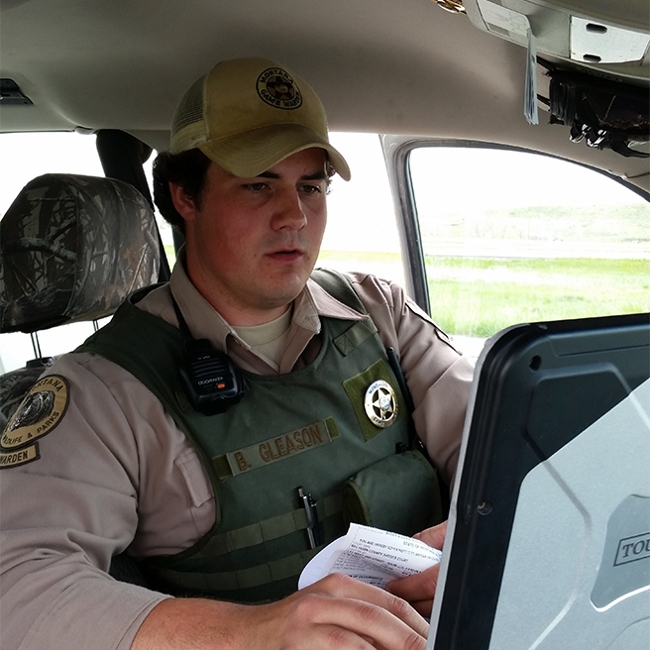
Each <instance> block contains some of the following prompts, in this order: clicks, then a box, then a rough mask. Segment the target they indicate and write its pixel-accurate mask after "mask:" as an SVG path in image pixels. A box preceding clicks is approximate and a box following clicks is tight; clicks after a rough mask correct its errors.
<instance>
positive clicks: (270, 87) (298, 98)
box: [257, 68, 302, 110]
mask: <svg viewBox="0 0 650 650" xmlns="http://www.w3.org/2000/svg"><path fill="white" fill-rule="evenodd" d="M257 94H258V95H259V96H260V98H261V99H262V101H264V102H266V103H267V104H268V105H269V106H273V107H274V108H281V109H284V110H293V109H295V108H300V106H301V105H302V95H301V94H300V90H298V86H296V83H295V81H294V80H293V79H292V78H291V75H290V74H289V73H288V72H287V71H286V70H283V69H282V68H267V69H266V70H264V72H262V74H261V75H260V76H259V77H258V78H257Z"/></svg>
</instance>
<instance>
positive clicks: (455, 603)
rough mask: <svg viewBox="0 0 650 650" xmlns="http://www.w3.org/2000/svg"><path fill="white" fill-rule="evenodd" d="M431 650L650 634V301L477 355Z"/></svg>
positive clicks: (593, 642) (523, 331) (628, 644)
mask: <svg viewBox="0 0 650 650" xmlns="http://www.w3.org/2000/svg"><path fill="white" fill-rule="evenodd" d="M457 476H458V478H457V481H456V485H455V488H454V493H453V495H452V503H451V510H450V516H449V525H448V531H447V538H446V540H445V547H444V549H443V560H442V565H441V572H440V580H439V584H438V590H437V593H436V598H435V602H434V606H433V612H432V617H431V633H430V635H429V639H428V644H427V649H428V650H456V649H457V650H467V649H471V650H482V649H490V650H495V649H496V650H514V649H519V648H530V649H533V648H535V649H548V650H551V649H552V650H558V649H562V650H570V649H572V648H576V649H577V648H580V649H587V648H588V649H589V650H597V649H599V648H603V649H605V648H607V649H608V650H636V649H637V648H638V649H643V650H647V648H648V647H650V644H649V642H650V315H649V314H636V315H629V316H616V317H605V318H596V319H585V320H574V321H558V322H547V323H537V324H527V325H518V326H515V327H512V328H509V329H507V330H504V331H502V332H500V333H499V334H497V335H495V336H494V337H493V338H492V339H490V340H489V341H488V343H487V344H486V346H485V348H484V350H483V352H482V354H481V356H480V358H479V361H478V365H477V369H476V374H475V381H474V386H473V391H472V397H471V400H470V408H469V411H468V414H467V419H466V423H465V431H464V435H463V444H462V449H461V457H460V465H459V470H458V475H457Z"/></svg>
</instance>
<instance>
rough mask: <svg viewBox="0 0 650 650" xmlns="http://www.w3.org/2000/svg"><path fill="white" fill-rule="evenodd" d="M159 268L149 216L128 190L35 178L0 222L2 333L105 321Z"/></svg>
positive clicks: (119, 185)
mask: <svg viewBox="0 0 650 650" xmlns="http://www.w3.org/2000/svg"><path fill="white" fill-rule="evenodd" d="M158 265H159V247H158V236H157V229H156V224H155V218H154V215H153V212H152V210H151V208H150V206H149V204H148V203H147V201H146V199H145V198H144V197H143V196H142V195H141V194H140V192H138V191H137V190H136V189H135V188H133V187H132V186H131V185H129V184H127V183H124V182H122V181H117V180H114V179H110V178H97V177H92V176H76V175H70V174H45V175H44V176H39V177H38V178H35V179H34V180H33V181H31V182H29V183H28V184H27V185H26V186H25V187H24V188H23V189H22V190H21V192H20V194H19V195H18V197H17V198H16V200H15V201H14V202H13V203H12V204H11V207H10V208H9V209H8V210H7V212H6V214H5V215H4V217H3V218H2V221H0V332H15V331H22V332H35V331H38V330H42V329H47V328H49V327H55V326H57V325H62V324H65V323H73V322H77V321H87V320H95V319H98V318H102V317H104V316H109V315H110V314H112V313H113V312H114V311H115V310H116V309H117V307H119V305H120V304H121V303H122V302H123V301H124V299H125V298H126V296H127V295H128V294H129V293H131V292H132V291H134V290H136V289H139V288H140V287H143V286H146V285H149V284H152V283H154V282H156V281H157V278H158V268H159V266H158Z"/></svg>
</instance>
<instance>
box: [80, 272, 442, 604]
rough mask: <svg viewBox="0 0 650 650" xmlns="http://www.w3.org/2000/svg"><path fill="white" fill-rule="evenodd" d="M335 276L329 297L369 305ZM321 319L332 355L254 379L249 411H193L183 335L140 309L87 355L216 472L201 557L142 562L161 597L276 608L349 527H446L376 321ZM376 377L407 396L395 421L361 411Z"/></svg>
mask: <svg viewBox="0 0 650 650" xmlns="http://www.w3.org/2000/svg"><path fill="white" fill-rule="evenodd" d="M329 278H330V279H329V281H328V283H329V284H328V290H329V292H330V293H332V294H334V295H336V293H335V291H333V290H331V286H334V288H335V290H336V287H337V286H338V294H339V296H340V297H339V296H337V297H339V299H342V298H343V299H344V301H346V302H347V303H348V304H350V302H352V301H355V302H354V304H352V305H351V306H353V307H355V308H358V309H359V308H360V310H361V309H363V306H362V305H361V303H360V300H359V299H358V297H357V296H356V293H354V291H353V290H352V288H351V286H350V285H349V283H348V282H347V280H345V279H343V278H342V277H340V276H338V275H332V276H329ZM332 278H334V280H332ZM337 278H338V279H337ZM332 281H333V282H334V285H331V283H332ZM330 285H331V286H330ZM343 285H345V286H343ZM350 292H352V294H354V297H353V296H352V295H351V293H350ZM140 295H141V294H140ZM138 297H140V296H138ZM138 297H136V299H137V298H138ZM363 311H364V312H365V310H363ZM321 322H322V332H321V339H322V347H321V350H320V352H319V354H318V356H317V357H316V359H314V361H313V362H312V363H310V364H309V365H308V366H307V367H305V368H303V369H301V370H297V371H294V372H290V373H288V374H284V375H273V376H262V375H256V374H254V373H249V372H244V373H243V375H244V380H245V384H246V393H245V395H244V397H243V399H242V400H241V402H239V403H238V404H237V405H235V406H232V407H231V408H230V409H229V410H228V411H226V412H225V413H220V414H217V415H211V416H207V415H203V414H201V413H199V412H197V411H195V410H194V409H193V408H192V407H191V406H190V404H189V402H188V400H187V397H186V396H185V393H184V391H183V388H182V384H181V380H180V374H179V371H178V367H179V361H180V359H181V356H182V349H183V346H182V340H181V335H180V332H179V330H178V329H176V328H175V327H173V326H171V325H169V324H168V323H166V322H165V321H163V320H162V319H160V318H158V317H156V316H153V315H152V314H149V313H147V312H144V311H143V310H141V309H138V308H137V307H135V306H134V304H133V303H132V302H131V301H127V302H126V303H125V304H124V305H123V306H122V307H120V309H119V310H118V311H117V312H116V314H115V316H114V317H113V319H112V320H111V322H110V323H109V324H108V325H107V326H105V327H104V328H102V329H101V330H99V332H97V333H95V334H94V335H93V336H91V337H90V338H89V339H88V340H87V341H86V342H85V343H84V344H83V345H82V346H81V348H79V350H80V351H81V350H83V351H87V352H94V353H98V354H101V355H102V356H104V357H105V358H107V359H109V360H111V361H114V362H116V363H118V364H119V365H121V366H123V367H124V368H125V369H126V370H128V371H130V372H131V373H132V374H134V375H135V376H136V377H137V378H138V379H140V380H141V381H142V382H143V383H144V384H145V385H146V386H148V387H149V388H150V389H151V390H152V392H153V393H154V394H155V395H156V396H157V397H158V398H159V399H160V400H161V401H162V403H163V404H164V406H165V408H166V409H167V411H168V412H169V413H170V415H171V416H172V417H173V418H174V420H175V421H176V423H177V425H178V426H179V428H180V429H181V430H183V431H184V433H185V434H186V436H187V437H188V439H189V441H190V442H191V443H192V445H193V446H194V447H195V449H196V451H197V452H198V454H199V457H200V458H201V460H202V462H203V465H204V466H205V468H206V470H207V472H208V475H209V476H210V480H211V483H212V488H213V491H214V495H215V507H216V518H215V522H214V525H213V526H212V528H211V529H210V531H209V532H208V533H207V534H206V535H205V536H204V537H203V538H202V539H200V540H199V541H198V542H197V543H196V544H195V545H194V546H192V547H191V548H189V549H187V550H185V551H183V552H181V553H178V554H175V555H171V556H164V557H152V558H147V559H145V560H143V561H142V568H143V571H144V573H145V575H146V576H147V578H148V579H150V580H151V581H152V584H153V586H155V587H156V588H159V589H161V590H162V591H167V592H169V593H173V594H177V595H180V594H182V595H201V596H208V597H214V598H220V599H227V600H231V601H240V602H265V601H269V600H275V599H278V598H282V597H284V596H286V595H288V594H290V593H293V592H294V591H295V590H296V586H297V580H298V576H299V574H300V572H301V570H302V569H303V567H304V566H305V564H306V563H307V562H308V561H309V560H310V559H311V557H313V555H315V553H316V552H318V550H320V548H322V547H323V546H324V545H325V544H328V543H329V542H331V541H333V540H334V539H335V538H337V537H339V536H341V535H344V534H345V533H346V532H347V526H348V524H349V521H357V522H359V523H365V524H367V525H374V526H376V527H379V528H385V529H389V530H393V531H395V532H400V533H403V534H406V535H412V534H414V533H415V532H417V531H418V530H421V529H423V528H425V527H427V526H429V525H432V524H433V523H436V521H438V520H440V518H441V507H440V497H439V492H438V484H437V478H436V474H435V471H434V470H433V468H432V467H431V466H430V464H429V463H428V461H426V460H425V459H424V458H423V457H422V455H421V454H420V453H419V452H417V451H414V450H412V449H409V428H410V426H411V424H410V414H409V413H408V412H407V409H406V405H405V401H404V397H403V395H402V394H401V393H400V390H399V386H398V382H397V380H396V378H395V375H394V373H393V371H392V369H391V368H390V365H389V363H388V361H387V356H386V352H385V350H384V348H383V346H382V344H381V341H380V338H379V336H378V334H377V328H376V327H375V325H374V323H373V322H372V320H371V319H370V318H369V317H368V318H366V319H364V320H362V321H350V320H342V319H334V318H321ZM379 380H383V381H385V382H388V383H389V384H390V385H391V386H392V388H393V391H394V393H395V396H396V399H397V415H396V417H395V419H394V421H392V422H391V423H390V425H389V426H377V425H376V424H373V422H371V420H370V419H369V417H368V415H367V413H366V407H365V405H364V404H365V401H366V392H367V390H368V388H369V387H371V386H372V385H373V384H375V382H377V381H379ZM298 487H302V488H303V490H304V492H305V493H308V494H310V495H311V496H312V497H313V499H315V500H316V502H317V504H316V510H317V512H318V519H319V526H320V531H321V533H322V542H323V543H322V544H321V545H320V546H319V547H317V548H316V549H312V548H310V544H309V537H308V533H307V528H308V521H307V514H306V510H305V509H304V508H303V507H302V503H301V500H300V499H299V496H298Z"/></svg>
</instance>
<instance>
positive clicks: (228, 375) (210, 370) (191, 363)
mask: <svg viewBox="0 0 650 650" xmlns="http://www.w3.org/2000/svg"><path fill="white" fill-rule="evenodd" d="M174 311H175V312H176V317H177V318H178V324H179V329H180V331H181V336H182V338H183V359H182V361H181V364H180V368H179V369H180V374H181V379H182V382H183V387H184V388H185V392H186V393H187V397H188V399H189V400H190V403H191V404H192V407H193V408H194V409H195V410H197V411H199V412H200V413H204V414H205V415H215V414H216V413H223V412H224V411H227V410H228V409H229V408H230V407H231V406H233V405H234V404H237V402H239V401H240V400H241V398H242V397H243V396H244V392H245V385H244V380H243V377H242V375H241V372H240V370H239V368H237V366H236V365H235V364H234V363H233V362H232V359H231V358H230V357H229V356H228V355H227V354H225V353H224V352H219V351H218V350H216V349H215V348H214V347H213V346H212V344H211V343H210V341H208V340H207V339H199V340H197V339H195V338H193V337H192V334H191V333H190V330H189V327H188V326H187V323H186V322H185V319H184V318H183V315H182V314H181V310H180V309H179V307H178V305H177V304H176V301H175V300H174Z"/></svg>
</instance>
